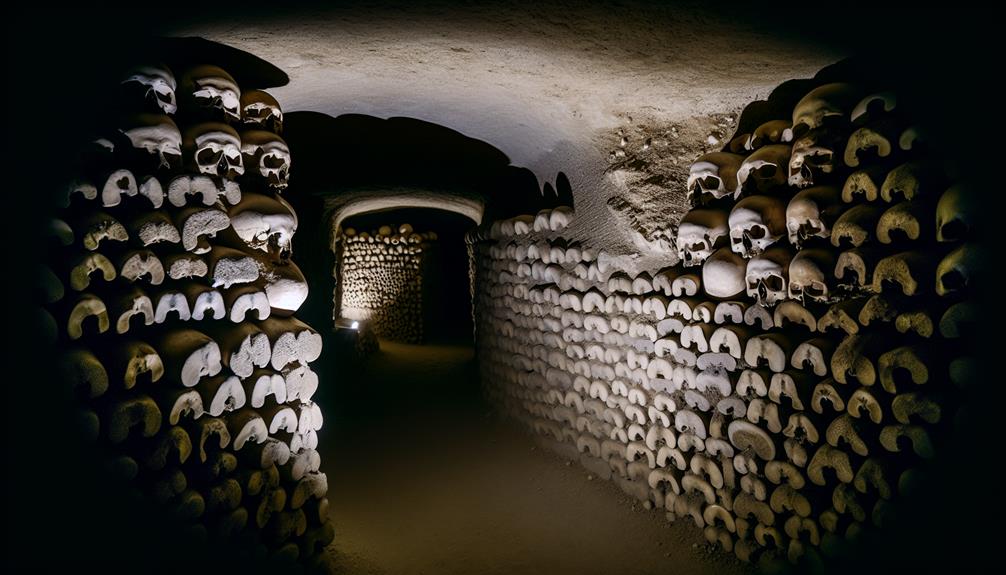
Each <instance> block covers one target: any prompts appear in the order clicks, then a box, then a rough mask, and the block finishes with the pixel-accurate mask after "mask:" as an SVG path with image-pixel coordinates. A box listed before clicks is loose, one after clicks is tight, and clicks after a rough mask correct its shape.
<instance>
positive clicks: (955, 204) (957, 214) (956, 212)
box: [686, 186, 976, 242]
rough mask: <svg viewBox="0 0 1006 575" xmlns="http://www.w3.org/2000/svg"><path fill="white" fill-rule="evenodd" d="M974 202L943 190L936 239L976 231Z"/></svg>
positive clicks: (957, 191)
mask: <svg viewBox="0 0 1006 575" xmlns="http://www.w3.org/2000/svg"><path fill="white" fill-rule="evenodd" d="M973 203H974V201H973V198H972V197H971V196H970V195H968V194H967V193H966V192H964V190H963V189H962V188H961V187H960V186H953V187H951V188H950V189H948V190H947V191H945V192H943V195H942V196H940V201H939V202H938V203H937V204H936V241H938V242H949V241H955V240H963V239H967V238H968V236H969V234H971V233H973V232H974V230H973V228H974V221H975V219H976V218H975V213H976V210H975V208H974V205H973ZM686 217H687V216H686Z"/></svg>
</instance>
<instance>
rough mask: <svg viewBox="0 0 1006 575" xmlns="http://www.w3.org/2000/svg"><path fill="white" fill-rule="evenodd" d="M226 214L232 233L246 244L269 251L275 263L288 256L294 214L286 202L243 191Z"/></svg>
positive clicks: (291, 248) (290, 250)
mask: <svg viewBox="0 0 1006 575" xmlns="http://www.w3.org/2000/svg"><path fill="white" fill-rule="evenodd" d="M228 215H229V216H230V220H231V227H232V228H233V229H234V232H235V233H237V235H238V237H240V238H241V240H242V241H244V243H246V244H248V246H249V247H251V248H254V249H257V250H261V251H264V252H268V253H269V254H270V255H272V256H273V261H274V263H283V262H286V261H287V260H289V259H290V255H291V254H292V252H293V246H292V242H293V234H294V233H295V232H296V231H297V215H296V214H295V213H294V212H293V209H292V208H291V207H290V206H289V205H288V204H287V203H286V202H284V201H282V200H280V199H276V198H272V197H269V196H267V195H264V194H252V193H246V194H244V196H243V197H242V201H241V203H240V204H238V205H236V206H232V207H231V208H230V210H229V212H228Z"/></svg>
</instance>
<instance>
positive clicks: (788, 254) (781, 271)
mask: <svg viewBox="0 0 1006 575" xmlns="http://www.w3.org/2000/svg"><path fill="white" fill-rule="evenodd" d="M792 259H793V248H792V247H790V246H785V245H778V246H772V247H770V248H769V249H767V250H765V251H764V252H762V253H761V254H759V255H757V256H755V257H753V258H751V259H750V260H748V263H747V268H746V269H745V273H744V283H745V286H746V288H745V289H746V293H747V295H748V297H750V298H754V299H755V300H756V301H757V302H758V303H759V304H761V305H763V306H773V305H775V304H776V303H777V302H779V301H782V300H784V299H786V297H787V296H788V293H789V292H788V290H787V283H788V280H789V264H790V261H791V260H792Z"/></svg>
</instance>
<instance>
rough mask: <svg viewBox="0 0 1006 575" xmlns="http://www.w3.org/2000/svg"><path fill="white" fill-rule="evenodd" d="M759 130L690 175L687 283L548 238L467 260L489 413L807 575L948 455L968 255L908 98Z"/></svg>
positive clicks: (967, 227)
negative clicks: (803, 565)
mask: <svg viewBox="0 0 1006 575" xmlns="http://www.w3.org/2000/svg"><path fill="white" fill-rule="evenodd" d="M765 120H766V121H765V123H763V124H762V125H761V126H760V127H758V129H757V130H755V131H754V132H753V133H750V134H749V133H745V134H738V135H736V136H735V137H734V139H733V141H732V142H731V144H730V146H729V147H728V149H727V150H724V151H723V152H717V153H715V154H710V155H706V156H703V157H701V158H698V159H697V161H696V162H695V164H693V166H692V170H691V172H692V177H691V178H689V182H688V185H689V193H690V196H691V198H690V199H691V202H692V205H693V208H692V209H691V210H690V211H689V213H688V214H687V215H686V216H685V218H684V219H683V220H682V226H681V228H680V229H679V234H678V237H677V248H678V250H679V253H680V256H681V261H680V262H679V263H678V264H676V265H674V266H669V267H667V268H664V269H660V270H652V271H643V272H641V273H638V274H632V273H630V272H629V271H628V270H624V269H619V268H618V267H616V265H615V264H616V262H620V261H623V260H621V259H615V258H611V257H609V256H608V255H607V254H606V253H605V252H604V251H603V249H597V246H590V245H584V244H581V243H578V242H570V241H568V240H566V239H564V238H563V237H562V233H561V231H562V226H554V227H552V226H548V225H547V222H548V219H549V218H548V214H544V215H543V214H539V215H538V216H530V215H529V216H523V217H518V218H513V219H509V220H503V221H497V222H494V223H493V224H492V225H491V226H490V227H484V228H481V229H480V230H478V231H477V232H475V233H472V234H470V235H469V238H468V240H469V243H470V247H471V250H472V254H473V258H474V261H475V270H474V271H475V273H474V276H475V278H476V280H475V284H474V286H475V288H474V298H475V302H476V313H475V319H476V341H477V348H478V356H479V359H480V369H481V373H482V378H483V384H484V386H485V388H486V390H487V394H488V395H489V397H490V398H491V399H492V400H493V401H494V402H495V403H496V404H497V405H499V406H500V407H501V408H502V409H503V410H504V411H505V412H506V413H508V414H510V415H512V416H513V417H515V418H516V419H518V420H519V421H521V422H523V423H524V424H525V425H526V426H527V427H528V428H530V429H532V430H533V431H534V432H536V433H538V434H540V435H541V436H542V437H543V440H544V441H545V442H546V443H548V444H549V445H550V446H551V447H553V448H554V449H555V450H556V451H558V452H559V453H561V454H563V455H564V456H566V457H568V458H569V459H572V460H577V461H579V462H580V463H581V464H582V465H583V466H584V467H586V468H587V469H588V470H590V471H591V472H592V473H594V474H596V475H598V476H601V477H605V478H611V479H612V480H614V481H615V482H616V483H617V484H618V485H619V486H620V487H621V488H622V490H623V491H625V493H627V494H628V495H630V496H632V497H635V498H637V499H638V500H640V501H641V502H642V503H643V505H644V506H645V507H647V508H653V507H656V508H658V509H660V510H662V511H663V512H665V513H666V515H667V518H668V519H669V520H672V521H673V520H676V519H678V518H682V519H684V520H686V521H690V522H694V524H695V525H696V527H697V528H700V529H702V530H703V532H704V534H705V536H706V538H707V539H708V540H709V542H710V543H714V544H718V545H720V546H721V547H722V548H723V550H724V551H726V552H732V553H734V554H735V555H736V556H737V557H739V558H740V559H742V560H744V561H753V562H759V563H761V564H768V563H771V562H774V561H780V560H789V561H791V562H793V563H800V562H801V561H809V560H820V559H821V558H822V557H827V556H829V555H834V554H837V553H840V549H841V548H842V542H843V541H845V540H850V539H856V538H858V537H864V536H866V535H865V534H867V533H869V532H870V531H871V530H873V529H876V528H881V527H883V526H884V525H885V524H886V523H887V522H889V520H890V519H891V518H892V517H893V516H894V515H895V514H896V513H897V503H898V500H899V497H900V496H901V495H902V493H903V492H905V491H910V490H911V489H912V486H913V485H915V484H917V482H918V480H919V477H920V476H922V475H923V474H925V473H926V472H927V471H926V470H927V468H928V467H929V466H930V465H932V464H933V461H934V458H936V457H937V456H938V455H939V453H940V452H941V449H946V445H947V442H948V438H949V437H951V434H952V430H951V429H950V428H949V422H950V421H951V420H952V419H953V417H954V410H955V406H956V405H958V404H959V402H960V398H961V393H962V390H961V389H960V384H961V383H962V381H963V380H964V379H965V378H966V374H967V373H969V370H972V369H973V364H972V361H971V360H970V359H969V358H967V352H966V350H967V349H968V340H967V333H968V330H967V328H966V326H967V325H968V323H969V322H970V321H971V319H969V318H972V319H973V318H974V314H975V311H974V308H973V306H972V304H970V303H969V301H968V300H969V298H970V297H973V289H974V286H973V283H974V282H973V278H974V272H975V269H974V268H975V267H976V260H975V259H974V258H975V256H974V251H973V247H972V244H971V243H969V240H973V238H974V237H975V236H974V229H973V212H970V211H969V209H968V208H969V206H970V202H969V198H968V195H967V194H965V193H964V191H962V190H961V189H960V188H959V187H956V186H953V185H951V184H952V182H950V181H948V180H947V179H946V177H945V176H944V175H943V174H942V173H940V170H939V169H938V167H937V166H939V165H940V164H939V162H938V161H937V159H935V158H933V157H931V156H930V155H929V154H928V152H927V149H926V147H925V145H924V142H923V141H922V139H921V138H920V137H919V133H918V132H917V130H916V129H915V128H913V127H912V125H911V122H909V121H908V118H905V117H904V115H903V114H902V112H901V109H900V108H898V107H897V104H896V99H895V97H894V96H893V95H892V94H886V93H876V94H872V95H871V93H870V92H869V91H867V90H865V89H864V88H862V87H859V86H855V85H851V84H835V85H825V86H821V87H819V88H816V89H814V90H812V91H811V92H810V93H808V94H807V95H806V96H805V97H804V98H803V99H801V100H800V101H799V102H798V103H797V105H796V106H795V109H794V110H793V114H792V118H789V117H787V118H766V119H765ZM756 125H757V124H756ZM729 150H733V151H732V152H731V151H729Z"/></svg>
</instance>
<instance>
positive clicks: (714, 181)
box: [688, 152, 744, 204]
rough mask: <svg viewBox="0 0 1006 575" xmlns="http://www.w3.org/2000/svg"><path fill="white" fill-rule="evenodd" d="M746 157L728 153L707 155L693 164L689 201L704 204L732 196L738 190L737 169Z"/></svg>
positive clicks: (690, 174) (689, 177)
mask: <svg viewBox="0 0 1006 575" xmlns="http://www.w3.org/2000/svg"><path fill="white" fill-rule="evenodd" d="M743 161H744V157H743V156H740V155H738V154H730V153H728V152H712V153H709V154H705V155H703V156H702V157H700V158H699V159H698V160H695V162H694V163H692V166H691V168H690V169H689V172H688V200H689V201H690V202H692V204H702V203H705V202H706V201H708V199H709V198H710V197H711V198H712V199H717V200H718V199H720V198H722V197H724V196H728V195H731V194H733V193H734V192H735V190H736V189H737V169H738V168H740V165H741V162H743Z"/></svg>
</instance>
